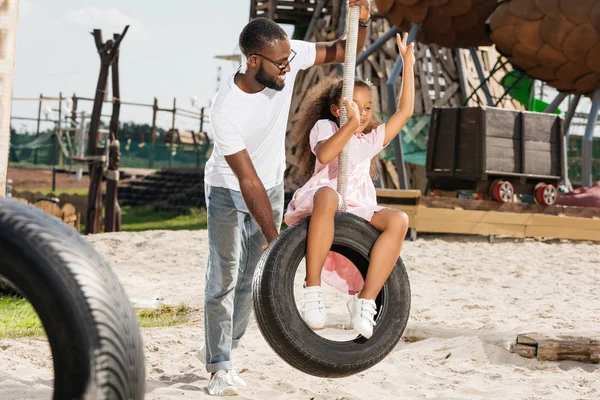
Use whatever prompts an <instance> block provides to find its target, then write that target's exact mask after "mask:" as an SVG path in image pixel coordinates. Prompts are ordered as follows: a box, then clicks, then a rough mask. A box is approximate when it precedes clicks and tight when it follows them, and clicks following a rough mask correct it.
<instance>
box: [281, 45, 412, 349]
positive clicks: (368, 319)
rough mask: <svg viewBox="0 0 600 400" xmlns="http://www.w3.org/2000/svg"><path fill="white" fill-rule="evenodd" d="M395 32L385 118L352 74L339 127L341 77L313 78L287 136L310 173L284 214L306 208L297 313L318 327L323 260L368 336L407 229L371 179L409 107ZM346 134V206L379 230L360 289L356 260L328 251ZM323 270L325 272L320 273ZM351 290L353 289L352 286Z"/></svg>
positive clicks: (304, 173)
mask: <svg viewBox="0 0 600 400" xmlns="http://www.w3.org/2000/svg"><path fill="white" fill-rule="evenodd" d="M396 36H397V41H398V48H399V49H400V54H401V56H402V60H403V61H404V72H403V79H402V93H401V95H400V101H399V106H398V111H397V112H396V113H395V114H394V115H392V116H391V117H390V119H389V120H388V121H387V122H386V123H385V124H377V122H375V121H373V116H372V97H371V91H370V84H367V83H366V82H363V81H361V80H356V83H355V86H354V98H353V102H352V104H351V103H350V102H349V101H348V99H343V101H344V103H345V105H346V109H347V110H348V122H347V123H346V124H345V125H344V126H343V127H342V128H341V129H340V128H339V124H340V119H339V118H340V106H339V104H340V100H341V94H342V80H341V79H335V80H333V81H332V80H327V81H324V82H321V83H320V84H319V85H317V86H315V87H314V88H313V89H312V90H311V92H310V93H309V94H308V98H307V100H306V101H305V102H304V103H303V110H302V112H301V118H300V121H299V122H298V124H297V125H296V127H297V128H296V129H295V132H294V139H295V141H296V144H297V157H298V159H299V160H300V172H299V175H300V176H299V177H300V178H301V179H305V178H307V177H308V176H309V175H310V174H311V173H312V177H310V179H309V180H308V182H306V184H305V185H304V186H302V187H301V188H299V189H298V190H297V191H296V193H294V196H293V198H292V200H291V202H290V203H289V205H288V209H287V213H286V216H285V222H286V224H288V225H292V224H294V223H296V222H298V221H300V220H302V219H304V218H306V217H308V216H311V219H310V224H309V228H308V238H307V245H306V281H305V283H304V288H303V293H302V317H303V319H304V321H305V322H306V323H307V325H308V326H310V327H311V328H312V329H321V328H323V327H324V326H325V323H326V321H327V315H326V313H325V303H324V301H323V294H322V291H321V274H322V270H323V266H324V264H326V262H327V264H326V265H325V267H326V273H324V274H323V277H324V280H326V281H328V283H330V284H332V285H333V286H336V287H338V288H340V283H342V284H343V285H347V286H346V290H347V291H349V292H350V294H353V292H354V295H353V296H352V298H351V299H350V300H349V301H348V311H349V312H350V318H351V322H352V328H353V329H354V330H356V331H357V332H358V333H359V334H361V335H362V336H364V337H365V338H367V339H368V338H370V337H371V335H372V334H373V326H374V325H375V322H374V316H375V314H376V313H377V309H376V308H377V307H376V304H375V298H376V297H377V295H378V294H379V291H380V290H381V288H382V287H383V284H384V283H385V281H386V280H387V278H388V276H389V275H390V273H391V272H392V269H393V268H394V265H395V264H396V260H397V259H398V256H399V255H400V251H401V249H402V243H403V241H404V237H405V235H406V231H407V230H408V217H407V215H406V214H404V213H403V212H401V211H397V210H391V209H387V208H384V207H380V206H378V205H377V198H376V194H375V186H374V185H373V180H372V175H373V173H372V172H373V171H374V168H373V167H374V163H373V162H372V161H375V158H374V157H375V156H377V154H378V153H379V152H380V151H381V150H382V149H383V148H384V147H385V146H387V145H388V143H390V141H391V140H392V139H393V138H394V137H396V135H398V133H399V132H400V131H401V130H402V128H403V127H404V125H405V124H406V122H407V121H408V119H409V118H410V116H411V115H412V113H413V105H414V78H413V75H414V73H413V66H414V63H415V58H414V44H413V43H411V44H410V45H409V46H407V45H406V41H407V39H408V35H407V34H405V35H404V38H400V35H396ZM311 128H312V129H311ZM309 130H310V131H309ZM348 142H349V143H350V151H349V164H350V165H349V166H348V170H349V171H351V172H349V176H348V185H347V193H346V201H347V204H348V208H347V211H348V212H350V213H352V214H355V215H358V216H360V217H362V218H364V219H366V220H367V221H369V222H370V223H371V225H373V226H374V227H375V228H376V229H377V230H379V231H380V232H381V234H380V236H379V238H378V239H377V241H376V242H375V244H374V245H373V249H372V251H371V257H370V264H369V270H368V273H367V277H366V280H365V282H364V286H363V287H362V290H360V284H362V277H361V276H360V274H359V273H358V271H357V270H356V268H355V267H354V266H353V265H351V266H348V263H349V260H347V259H345V258H344V257H342V256H341V255H337V254H336V253H330V252H329V250H330V248H331V245H332V243H333V235H334V222H333V218H334V215H335V212H336V211H337V209H338V207H339V205H340V203H341V197H340V196H339V194H338V193H337V192H336V189H337V173H338V168H337V156H338V154H339V153H340V151H341V150H342V149H343V148H344V145H345V144H346V143H348ZM371 160H372V161H371ZM333 270H335V272H334V271H333ZM327 272H331V273H330V274H329V275H328V274H327ZM340 279H341V281H340ZM357 286H358V287H357ZM358 290H360V292H358V293H356V292H357V291H358Z"/></svg>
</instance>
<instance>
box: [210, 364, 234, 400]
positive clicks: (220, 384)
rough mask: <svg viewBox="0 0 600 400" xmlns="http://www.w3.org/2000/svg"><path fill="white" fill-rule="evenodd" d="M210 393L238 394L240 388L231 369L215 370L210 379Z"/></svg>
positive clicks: (220, 394)
mask: <svg viewBox="0 0 600 400" xmlns="http://www.w3.org/2000/svg"><path fill="white" fill-rule="evenodd" d="M207 389H208V394H209V395H211V396H237V395H238V389H237V387H236V386H235V384H234V383H233V377H232V375H231V371H225V370H223V369H221V370H219V371H217V372H215V373H214V374H213V375H212V376H211V377H210V380H209V381H208V387H207Z"/></svg>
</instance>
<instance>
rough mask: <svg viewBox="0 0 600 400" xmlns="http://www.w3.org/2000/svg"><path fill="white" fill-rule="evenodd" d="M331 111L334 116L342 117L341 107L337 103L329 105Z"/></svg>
mask: <svg viewBox="0 0 600 400" xmlns="http://www.w3.org/2000/svg"><path fill="white" fill-rule="evenodd" d="M329 111H331V113H332V114H333V116H334V117H336V118H339V117H340V108H339V107H338V106H337V105H335V104H332V105H331V106H329Z"/></svg>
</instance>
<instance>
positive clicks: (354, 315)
mask: <svg viewBox="0 0 600 400" xmlns="http://www.w3.org/2000/svg"><path fill="white" fill-rule="evenodd" d="M347 306H348V311H350V321H351V323H352V328H353V329H354V330H355V331H356V332H358V333H360V334H361V335H362V336H364V337H365V338H367V339H369V338H370V337H371V336H372V335H373V327H374V326H375V321H374V320H373V318H374V317H375V314H377V305H376V304H375V301H374V300H366V299H359V298H358V294H355V295H354V296H352V297H351V298H350V300H348V303H347Z"/></svg>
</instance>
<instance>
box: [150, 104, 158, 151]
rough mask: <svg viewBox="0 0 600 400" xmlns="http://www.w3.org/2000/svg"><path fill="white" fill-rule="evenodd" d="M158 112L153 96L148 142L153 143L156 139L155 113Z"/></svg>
mask: <svg viewBox="0 0 600 400" xmlns="http://www.w3.org/2000/svg"><path fill="white" fill-rule="evenodd" d="M157 112H158V100H156V97H155V98H154V104H153V105H152V130H151V131H150V142H151V143H152V144H154V141H155V140H156V113H157Z"/></svg>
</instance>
